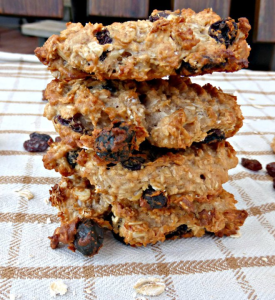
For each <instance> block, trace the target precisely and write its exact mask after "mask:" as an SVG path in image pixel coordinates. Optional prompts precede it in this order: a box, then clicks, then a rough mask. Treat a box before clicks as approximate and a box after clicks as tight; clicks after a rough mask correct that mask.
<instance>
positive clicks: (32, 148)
mask: <svg viewBox="0 0 275 300" xmlns="http://www.w3.org/2000/svg"><path fill="white" fill-rule="evenodd" d="M23 146H24V148H25V150H27V151H28V152H44V151H46V150H47V149H48V147H49V145H48V142H46V141H41V140H37V139H33V140H28V141H25V142H24V144H23Z"/></svg>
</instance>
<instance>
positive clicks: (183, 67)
mask: <svg viewBox="0 0 275 300" xmlns="http://www.w3.org/2000/svg"><path fill="white" fill-rule="evenodd" d="M182 70H187V71H188V72H189V73H191V74H193V73H195V72H196V70H197V69H196V68H195V67H192V66H191V65H190V63H189V62H186V61H184V60H183V61H182V62H181V65H180V67H179V68H178V69H177V70H176V73H177V74H180V73H181V71H182Z"/></svg>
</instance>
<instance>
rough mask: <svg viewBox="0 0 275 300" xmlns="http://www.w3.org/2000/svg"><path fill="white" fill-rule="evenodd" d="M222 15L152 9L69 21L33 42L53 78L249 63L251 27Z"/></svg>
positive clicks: (136, 75)
mask: <svg viewBox="0 0 275 300" xmlns="http://www.w3.org/2000/svg"><path fill="white" fill-rule="evenodd" d="M238 21H239V22H235V20H233V19H231V18H229V17H228V18H226V19H221V18H220V17H219V16H218V15H217V14H216V13H214V12H213V11H212V10H211V9H205V10H203V11H202V12H199V13H195V12H194V11H193V10H191V9H183V10H181V11H180V10H177V11H175V12H171V11H157V10H155V11H153V13H152V15H151V16H150V17H149V20H139V21H129V22H125V23H113V24H111V25H108V26H103V25H102V24H91V23H87V24H86V25H85V26H82V25H81V24H80V23H76V24H74V23H68V24H67V29H65V30H64V31H62V32H61V33H60V35H59V36H58V35H52V36H51V37H50V38H49V39H48V40H47V42H46V43H45V44H44V46H43V47H40V48H36V50H35V54H36V56H37V57H38V58H39V60H40V61H41V62H42V63H43V64H45V65H46V66H48V69H49V70H50V71H51V72H52V74H53V76H54V77H56V78H59V79H61V78H63V79H66V80H67V79H76V78H84V77H87V76H92V77H94V78H97V79H98V80H104V79H119V80H128V79H134V80H137V81H145V80H151V79H155V78H161V77H163V76H167V75H176V74H178V75H185V76H196V75H203V74H207V73H212V72H214V71H218V72H221V71H225V72H234V71H237V70H240V69H242V68H244V67H247V66H248V60H247V58H248V56H249V52H250V47H249V45H248V44H247V42H246V38H247V36H248V32H249V30H250V28H251V26H250V25H249V22H248V20H247V19H246V18H240V19H239V20H238Z"/></svg>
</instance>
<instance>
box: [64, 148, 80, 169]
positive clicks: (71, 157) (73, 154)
mask: <svg viewBox="0 0 275 300" xmlns="http://www.w3.org/2000/svg"><path fill="white" fill-rule="evenodd" d="M78 154H79V151H78V150H75V151H70V152H68V153H67V155H66V158H67V161H68V163H69V164H70V166H71V167H72V168H73V169H74V168H75V166H76V165H77V162H76V160H77V157H78Z"/></svg>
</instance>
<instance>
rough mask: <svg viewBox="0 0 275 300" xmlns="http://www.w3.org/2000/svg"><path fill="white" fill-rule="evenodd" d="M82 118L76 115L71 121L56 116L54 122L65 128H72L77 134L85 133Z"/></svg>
mask: <svg viewBox="0 0 275 300" xmlns="http://www.w3.org/2000/svg"><path fill="white" fill-rule="evenodd" d="M80 118H81V114H76V115H74V116H73V117H72V118H69V119H63V118H62V117H61V116H60V115H57V116H55V118H54V121H55V122H58V123H60V124H61V125H63V126H67V127H70V128H71V129H72V130H73V131H75V132H77V133H84V132H85V129H84V126H83V125H82V123H81V121H80Z"/></svg>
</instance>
